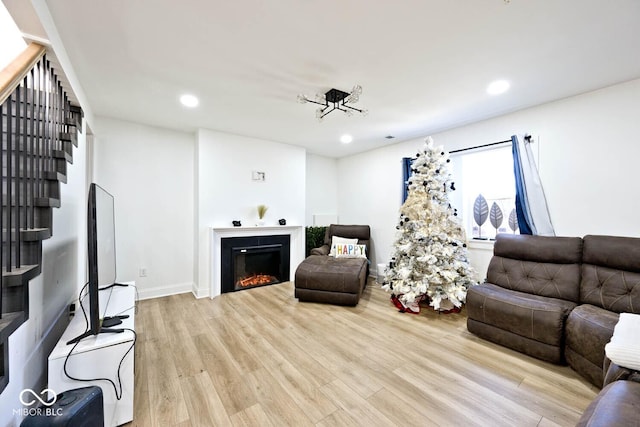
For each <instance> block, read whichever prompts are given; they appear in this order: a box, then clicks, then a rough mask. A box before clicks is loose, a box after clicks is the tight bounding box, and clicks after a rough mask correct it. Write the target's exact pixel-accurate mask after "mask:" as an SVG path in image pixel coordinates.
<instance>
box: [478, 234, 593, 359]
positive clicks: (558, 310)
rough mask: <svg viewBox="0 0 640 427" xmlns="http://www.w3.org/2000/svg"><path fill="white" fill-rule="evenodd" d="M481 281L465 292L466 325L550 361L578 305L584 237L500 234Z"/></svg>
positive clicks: (561, 345)
mask: <svg viewBox="0 0 640 427" xmlns="http://www.w3.org/2000/svg"><path fill="white" fill-rule="evenodd" d="M493 251H494V255H493V258H492V259H491V262H490V263H489V269H488V270H487V278H486V281H485V283H483V284H481V285H478V286H473V287H471V288H469V291H468V293H467V303H466V305H467V313H468V319H467V329H469V331H470V332H473V333H474V334H476V335H478V336H480V337H482V338H485V339H487V340H489V341H493V342H496V343H498V344H501V345H503V346H505V347H510V348H512V349H514V350H517V351H520V352H522V353H526V354H528V355H530V356H533V357H536V358H538V359H542V360H546V361H548V362H553V363H562V362H563V361H564V356H563V351H564V326H565V321H566V319H567V317H568V316H569V313H570V312H571V310H573V309H574V308H575V307H576V306H577V305H578V303H579V292H580V263H581V260H582V239H580V238H578V237H555V238H548V237H541V236H524V235H511V234H500V235H498V236H497V239H496V242H495V245H494V249H493Z"/></svg>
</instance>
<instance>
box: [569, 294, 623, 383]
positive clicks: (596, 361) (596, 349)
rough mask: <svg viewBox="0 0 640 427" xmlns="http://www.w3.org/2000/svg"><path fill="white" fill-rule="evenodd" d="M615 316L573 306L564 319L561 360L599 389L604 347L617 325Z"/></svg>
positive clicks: (584, 306)
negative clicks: (565, 321)
mask: <svg viewBox="0 0 640 427" xmlns="http://www.w3.org/2000/svg"><path fill="white" fill-rule="evenodd" d="M618 318H619V315H618V314H617V313H614V312H611V311H608V310H605V309H603V308H600V307H596V306H593V305H589V304H583V305H580V306H578V307H576V308H575V309H574V310H573V311H572V312H571V314H570V315H569V317H568V318H567V326H566V348H565V357H566V358H567V361H568V362H569V365H571V367H572V368H573V369H575V370H576V371H577V372H578V373H580V374H581V375H583V376H584V377H585V378H587V379H588V380H589V381H590V382H591V383H592V384H594V385H595V386H597V387H602V382H603V378H604V374H603V367H604V360H605V353H604V346H605V345H606V344H607V343H608V342H609V340H611V336H612V335H613V330H614V328H615V326H616V323H618Z"/></svg>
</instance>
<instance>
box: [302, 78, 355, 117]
mask: <svg viewBox="0 0 640 427" xmlns="http://www.w3.org/2000/svg"><path fill="white" fill-rule="evenodd" d="M361 94H362V86H360V85H355V86H354V87H353V89H352V90H351V93H347V92H344V91H341V90H338V89H331V90H329V91H328V92H326V93H325V94H324V95H321V94H317V95H316V97H315V99H309V98H307V97H306V96H305V95H302V94H300V95H298V102H300V103H301V104H306V103H307V102H311V103H313V104H318V105H321V106H322V107H321V108H318V109H317V110H316V118H317V119H318V121H322V119H323V118H324V116H326V115H327V114H329V113H330V112H332V111H334V110H340V111H342V112H344V113H345V114H346V115H347V116H351V115H353V112H354V111H356V112H358V113H360V114H362V115H367V113H368V111H367V110H362V109H359V108H355V107H352V106H351V105H349V104H355V103H356V102H358V100H359V99H360V95H361Z"/></svg>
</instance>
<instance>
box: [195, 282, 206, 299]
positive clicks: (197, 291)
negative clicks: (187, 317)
mask: <svg viewBox="0 0 640 427" xmlns="http://www.w3.org/2000/svg"><path fill="white" fill-rule="evenodd" d="M191 293H192V294H193V296H194V297H196V298H198V299H200V298H206V297H208V296H209V289H202V288H198V286H197V285H196V284H195V283H194V284H193V287H192V288H191Z"/></svg>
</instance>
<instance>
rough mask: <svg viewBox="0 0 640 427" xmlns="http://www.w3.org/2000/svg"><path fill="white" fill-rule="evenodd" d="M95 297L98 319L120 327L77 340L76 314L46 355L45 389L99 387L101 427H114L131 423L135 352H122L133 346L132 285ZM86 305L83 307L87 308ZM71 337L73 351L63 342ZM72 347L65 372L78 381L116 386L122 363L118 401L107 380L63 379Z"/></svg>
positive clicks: (79, 323)
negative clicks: (47, 371) (47, 366)
mask: <svg viewBox="0 0 640 427" xmlns="http://www.w3.org/2000/svg"><path fill="white" fill-rule="evenodd" d="M131 284H133V282H132V283H131ZM99 298H100V304H101V305H100V315H101V317H103V319H104V318H109V317H113V318H115V319H118V320H120V321H121V322H122V323H121V325H118V328H103V329H102V330H101V332H104V333H100V334H98V335H91V334H90V335H89V336H88V337H85V338H82V339H81V338H80V336H81V335H83V333H84V331H85V327H86V324H85V320H84V318H83V316H82V313H77V314H76V316H74V317H73V319H71V322H70V323H69V325H68V326H67V329H66V330H65V332H64V333H63V334H62V337H61V338H60V340H59V341H58V343H57V344H56V346H55V348H54V349H53V351H52V352H51V354H50V355H49V381H48V388H50V389H51V390H53V392H54V393H55V394H60V393H62V392H63V391H66V390H71V389H75V388H80V387H86V386H88V385H97V386H99V387H100V388H101V389H102V394H103V404H104V425H105V427H114V426H119V425H121V424H125V423H128V422H130V421H132V420H133V392H134V373H133V368H134V350H135V349H133V350H131V351H130V352H129V353H127V354H126V356H125V353H126V352H127V350H129V348H130V347H131V345H132V344H133V343H134V333H133V332H132V331H133V330H135V298H136V292H135V288H134V287H133V286H127V287H121V286H114V287H112V288H110V289H108V290H106V291H102V292H100V293H99ZM107 302H108V305H107ZM87 304H88V300H87ZM87 304H84V306H85V307H88V305H87ZM124 316H129V317H124ZM123 317H124V318H123ZM129 329H130V330H129ZM75 338H77V339H78V340H79V342H78V341H76V342H75V343H74V345H75V344H77V345H76V347H75V348H74V347H73V345H71V344H67V342H69V341H74V339H75ZM72 348H74V350H73V352H72V353H71V355H70V356H69V360H68V361H67V372H68V373H69V375H71V376H72V377H75V378H78V379H83V380H84V379H88V380H93V379H95V378H109V379H110V380H112V381H113V382H114V383H115V384H116V385H117V384H118V365H119V364H120V361H121V360H122V366H121V367H120V378H121V379H122V397H121V399H120V400H117V399H116V395H115V392H114V389H113V387H112V386H111V384H110V383H109V382H107V381H100V380H98V381H95V380H94V381H76V380H72V379H70V378H68V377H67V376H66V374H65V372H64V362H65V360H66V359H67V355H69V352H70V351H71V349H72ZM123 356H124V359H123Z"/></svg>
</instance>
